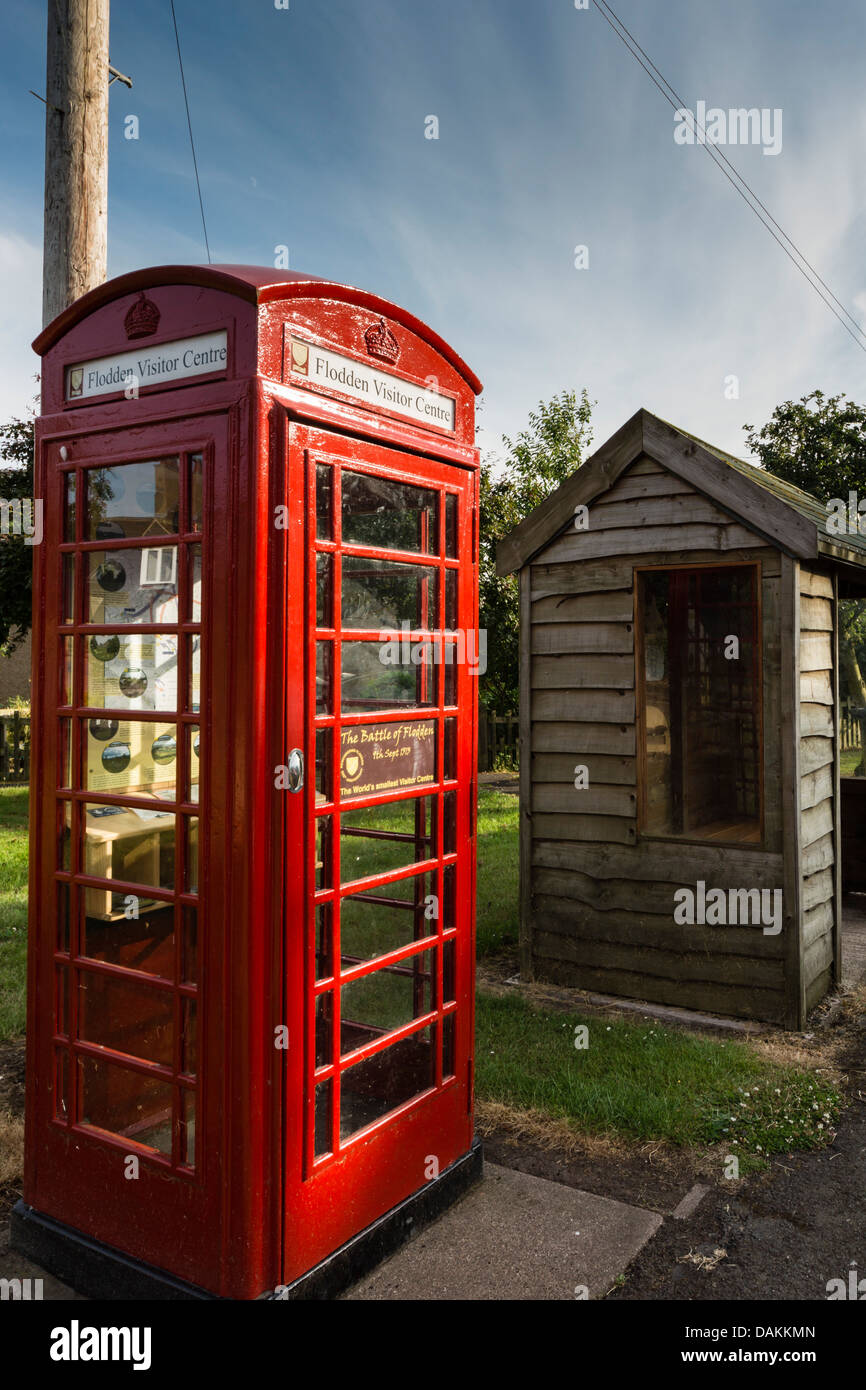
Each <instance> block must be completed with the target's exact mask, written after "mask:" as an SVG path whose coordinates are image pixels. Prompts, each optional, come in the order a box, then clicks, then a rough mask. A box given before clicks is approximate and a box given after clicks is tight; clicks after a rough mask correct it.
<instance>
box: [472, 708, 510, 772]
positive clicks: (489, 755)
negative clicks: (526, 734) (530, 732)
mask: <svg viewBox="0 0 866 1390" xmlns="http://www.w3.org/2000/svg"><path fill="white" fill-rule="evenodd" d="M519 737H520V724H519V720H518V717H517V715H516V714H491V713H489V711H488V710H486V709H484V708H483V706H482V707H481V709H479V711H478V771H479V772H498V771H503V770H505V769H506V768H510V767H513V768H516V767H517V762H518V746H519Z"/></svg>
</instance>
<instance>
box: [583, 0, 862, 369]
mask: <svg viewBox="0 0 866 1390" xmlns="http://www.w3.org/2000/svg"><path fill="white" fill-rule="evenodd" d="M593 4H594V5H595V7H596V9H597V10H598V12H599V14H600V15H601V16H602V18H603V19H604V20H606V22H607V23H608V24H609V25H610V28H611V29H612V30H613V32H614V33H615V34H616V36H617V38H618V39H620V40H621V41H622V43H623V44H624V45H625V47H626V48H627V49H628V51H629V53H630V54H631V55H632V57H633V58H634V60H635V62H637V63H639V64H640V66H641V67H642V68H643V70H644V72H645V73H646V74H647V77H648V78H649V79H650V81H651V82H652V83H653V85H654V86H655V87H657V88H658V90H659V91H660V92H661V94H662V96H663V97H664V99H665V101H666V102H668V104H669V105H670V106H671V107H672V108H673V109H674V110H675V111H681V110H686V109H687V108H686V105H685V102H684V101H683V99H682V97H681V96H679V95H678V93H677V92H676V91H675V90H674V88H673V87H672V86H671V84H670V82H668V80H667V78H666V77H665V76H664V75H663V74H662V73H661V72H659V69H658V68H657V67H656V65H655V63H654V62H653V61H652V59H651V58H650V57H649V55H648V54H647V53H646V52H645V51H644V49H643V48H641V46H640V44H639V43H638V41H637V39H636V38H635V37H634V35H633V34H632V33H631V32H630V31H629V30H628V29H627V28H626V26H625V25H624V24H623V22H622V20H621V19H620V18H619V16H618V15H617V14H616V12H615V11H614V10H613V8H612V7H611V5H609V4H608V3H607V0H593ZM644 59H645V60H646V61H644ZM692 120H693V122H694V124H695V125H696V126H697V127H698V129H699V130H700V132H701V134H702V135H703V137H704V139H703V147H704V149H705V150H706V152H707V154H708V155H709V156H710V158H711V159H712V160H713V162H714V163H715V164H716V165H717V166H718V168H719V169H720V170H721V172H722V173H723V174H724V176H725V178H726V179H727V180H728V183H729V184H730V185H731V187H732V188H734V189H735V190H736V192H737V193H738V194H739V195H740V197H741V198H742V199H743V202H744V203H745V204H746V206H747V207H748V208H750V209H751V211H752V212H753V213H754V214H755V216H756V217H757V219H758V221H759V222H760V223H761V225H762V226H763V227H766V229H767V231H768V232H769V233H770V236H771V237H772V238H773V240H774V241H775V242H777V243H778V245H779V246H781V248H782V250H783V251H784V253H785V255H786V256H787V257H788V260H789V261H790V262H791V264H792V265H793V266H795V267H796V269H797V270H798V271H799V272H800V274H801V275H802V276H803V278H804V280H805V281H806V283H807V284H808V285H810V286H811V287H812V289H813V290H814V291H815V293H816V294H817V296H818V298H819V299H820V300H821V302H822V303H823V304H825V305H826V306H827V308H828V309H829V310H830V313H831V314H833V315H834V317H835V318H836V319H838V321H839V322H840V323H841V325H842V327H843V328H844V329H845V332H846V333H847V334H848V336H849V337H850V338H852V339H853V340H854V342H855V343H856V344H857V346H858V347H859V348H860V350H861V352H866V332H864V330H863V329H862V328H861V327H860V324H859V323H858V322H857V320H856V319H855V318H854V317H853V316H852V315H851V314H850V313H849V312H848V310H847V309H846V308H845V305H844V304H843V303H842V302H841V300H839V299H837V297H836V295H835V294H834V293H833V291H832V290H831V289H830V287H829V285H828V284H827V283H826V281H825V280H823V279H822V278H821V276H820V275H819V274H818V271H817V270H816V269H815V267H814V266H813V265H812V264H811V262H810V261H809V260H808V259H807V258H806V256H805V255H804V254H803V252H802V251H801V250H800V249H799V247H798V246H797V245H796V243H795V242H794V241H793V240H792V238H791V237H789V236H788V234H787V232H786V231H784V229H783V228H782V227H780V226H779V223H778V222H777V221H776V219H775V217H773V215H772V213H771V212H770V211H769V209H768V208H766V207H765V206H764V204H763V203H762V202H761V200H760V198H759V197H758V195H757V193H755V192H754V190H753V189H752V188H751V187H750V185H749V184H748V183H747V182H746V180H745V179H744V178H743V176H742V174H741V173H740V172H739V171H738V170H737V169H736V168H735V166H734V165H733V164H732V163H731V161H730V160H729V159H728V158H727V156H726V155H725V154H723V153H722V151H721V150H719V149H718V147H717V146H716V145H715V144H714V143H713V142H712V141H710V140H708V139H707V133H706V130H705V129H704V127H703V125H702V124H701V122H700V121H698V119H697V117H696V116H695V115H692ZM762 213H763V214H765V216H762ZM774 229H775V230H774ZM786 243H787V245H786ZM789 247H790V248H791V250H789V249H788V248H789ZM812 277H814V278H812ZM816 281H817V283H816ZM822 290H826V292H827V294H826V295H825V294H824V293H822ZM827 296H829V298H828V297H827ZM834 305H837V306H838V309H840V310H841V311H842V312H841V314H840V313H839V312H838V310H837V308H835V307H834ZM843 315H844V318H843ZM845 319H847V320H848V323H846V322H845ZM849 324H851V325H853V328H854V330H856V332H854V331H852V329H851V327H849ZM857 335H859V336H857Z"/></svg>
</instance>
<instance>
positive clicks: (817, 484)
mask: <svg viewBox="0 0 866 1390" xmlns="http://www.w3.org/2000/svg"><path fill="white" fill-rule="evenodd" d="M743 429H744V430H745V431H746V438H747V440H748V443H749V447H750V449H752V451H753V452H754V453H755V454H756V455H757V457H758V459H759V460H760V462H761V464H762V465H763V467H764V468H766V469H767V472H768V473H774V474H775V476H776V477H777V478H782V479H783V480H784V481H785V482H788V483H793V484H794V485H795V487H801V488H803V489H804V491H805V492H811V494H812V495H813V497H817V498H818V500H819V501H820V502H829V500H830V499H831V498H833V497H838V498H842V499H843V500H845V501H847V499H848V493H849V492H856V493H858V494H859V495H860V496H861V497H862V496H866V405H857V404H856V403H855V402H854V401H851V400H848V399H847V398H846V397H845V395H844V394H843V395H838V396H825V395H824V392H823V391H812V392H810V393H809V395H807V396H801V398H800V400H799V401H785V402H784V403H783V404H782V405H777V406H776V408H775V410H774V411H773V414H772V415H771V416H770V419H769V420H768V421H767V423H766V424H765V425H763V426H762V427H761V429H760V430H756V429H755V427H754V425H744V426H743ZM839 652H840V662H839V665H840V677H841V695H842V699H843V700H851V701H852V702H853V703H854V704H855V705H862V704H866V682H864V679H863V675H862V672H863V669H864V665H866V604H864V603H863V601H862V600H859V599H854V600H849V601H843V602H841V603H840V604H839ZM858 767H859V770H860V771H861V772H862V771H863V768H862V765H860V764H858Z"/></svg>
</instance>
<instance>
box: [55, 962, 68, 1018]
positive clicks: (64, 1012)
mask: <svg viewBox="0 0 866 1390" xmlns="http://www.w3.org/2000/svg"><path fill="white" fill-rule="evenodd" d="M54 1022H55V1031H56V1032H58V1033H68V1032H69V971H68V970H67V968H66V966H65V965H57V966H55V968H54Z"/></svg>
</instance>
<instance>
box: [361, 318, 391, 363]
mask: <svg viewBox="0 0 866 1390" xmlns="http://www.w3.org/2000/svg"><path fill="white" fill-rule="evenodd" d="M364 342H365V343H366V344H367V352H368V353H369V354H370V356H371V357H378V358H379V359H380V361H382V362H387V363H389V365H390V366H392V367H393V365H394V363H395V362H396V361H397V358H398V357H399V356H400V344H399V343H398V342H397V339H396V338H395V337H394V334H393V333H392V332H391V330H390V328H389V327H388V325H387V324H386V323H385V320H384V319H380V320H379V322H378V323H374V324H372V325H371V327H370V328H368V329H367V331H366V333H365V334H364Z"/></svg>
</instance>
